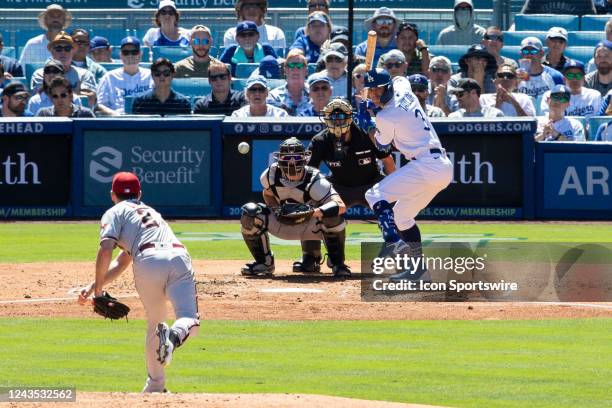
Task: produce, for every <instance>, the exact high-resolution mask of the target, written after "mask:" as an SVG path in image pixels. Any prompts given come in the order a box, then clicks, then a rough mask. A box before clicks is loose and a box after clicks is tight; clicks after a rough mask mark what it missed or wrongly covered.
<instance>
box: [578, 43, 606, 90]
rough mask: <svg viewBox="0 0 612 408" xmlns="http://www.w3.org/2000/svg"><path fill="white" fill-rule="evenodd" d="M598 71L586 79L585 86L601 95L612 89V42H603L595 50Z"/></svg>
mask: <svg viewBox="0 0 612 408" xmlns="http://www.w3.org/2000/svg"><path fill="white" fill-rule="evenodd" d="M595 66H596V67H597V69H596V70H595V71H593V72H591V73H589V74H587V76H586V77H585V80H584V86H586V87H587V88H591V89H595V90H596V91H599V93H600V94H601V95H605V94H607V93H608V91H609V90H610V89H612V41H608V40H605V41H602V42H601V43H599V44H598V45H597V47H596V48H595Z"/></svg>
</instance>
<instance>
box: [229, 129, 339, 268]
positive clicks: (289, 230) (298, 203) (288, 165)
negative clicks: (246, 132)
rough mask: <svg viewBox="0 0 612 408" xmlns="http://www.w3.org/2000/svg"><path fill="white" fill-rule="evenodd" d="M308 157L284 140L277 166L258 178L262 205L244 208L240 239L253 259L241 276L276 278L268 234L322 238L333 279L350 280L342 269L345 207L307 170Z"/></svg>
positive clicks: (296, 143) (299, 145)
mask: <svg viewBox="0 0 612 408" xmlns="http://www.w3.org/2000/svg"><path fill="white" fill-rule="evenodd" d="M309 156H310V152H308V151H306V150H305V149H304V145H303V144H302V142H300V141H299V140H298V139H296V138H295V137H292V138H290V139H287V140H285V141H283V142H282V143H281V144H280V148H279V151H278V152H275V153H274V157H275V159H276V162H274V163H272V164H271V165H270V166H269V167H268V168H267V169H265V170H264V171H263V173H262V174H261V177H260V180H261V184H262V186H263V199H264V201H265V204H262V203H247V204H245V205H243V206H242V216H241V218H240V224H241V226H242V228H241V231H242V237H243V238H244V241H245V242H246V245H247V247H248V248H249V251H251V254H252V255H253V257H254V258H255V261H254V262H251V263H248V264H246V265H245V266H244V267H243V268H242V274H243V275H245V276H260V275H271V274H272V273H274V256H273V254H272V250H271V249H270V239H269V237H268V232H270V233H272V234H273V235H274V236H276V237H279V238H282V239H288V240H302V241H303V240H320V239H323V242H325V246H326V247H327V255H328V257H329V264H330V265H331V268H332V272H333V274H334V276H336V277H340V278H344V277H349V276H351V271H350V269H349V268H348V267H347V266H346V265H345V264H344V241H345V237H346V235H345V227H346V223H345V222H344V217H343V216H342V215H343V214H344V212H345V211H346V206H345V205H344V202H343V201H342V199H341V198H340V196H339V195H338V194H337V193H336V191H335V190H334V188H333V187H332V186H331V184H330V183H329V181H327V180H326V179H325V177H323V176H322V175H321V174H320V173H319V170H318V169H315V168H313V167H309V166H307V165H306V163H307V162H308V160H309Z"/></svg>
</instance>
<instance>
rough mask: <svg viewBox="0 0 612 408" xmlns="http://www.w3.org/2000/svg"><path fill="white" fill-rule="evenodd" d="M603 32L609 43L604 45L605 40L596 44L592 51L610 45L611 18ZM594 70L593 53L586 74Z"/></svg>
mask: <svg viewBox="0 0 612 408" xmlns="http://www.w3.org/2000/svg"><path fill="white" fill-rule="evenodd" d="M605 31H606V40H608V41H609V43H606V41H605V40H604V41H600V42H598V43H597V44H596V46H595V50H594V51H597V48H599V47H601V45H604V46H606V44H611V45H612V17H611V18H610V19H609V20H608V21H607V22H606V27H605ZM608 48H610V47H608ZM596 68H597V67H596V66H595V54H594V53H593V58H591V59H590V60H589V62H588V64H587V73H589V74H590V73H591V72H593V71H595V69H596ZM602 95H603V94H602Z"/></svg>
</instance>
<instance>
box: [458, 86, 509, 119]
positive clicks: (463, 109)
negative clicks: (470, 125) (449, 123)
mask: <svg viewBox="0 0 612 408" xmlns="http://www.w3.org/2000/svg"><path fill="white" fill-rule="evenodd" d="M480 90H481V88H480V85H479V84H478V82H476V81H475V80H474V79H472V78H462V79H460V80H459V81H458V82H457V85H455V86H454V87H451V88H450V89H449V91H450V92H451V93H453V94H455V96H456V97H457V101H458V102H459V109H458V110H456V111H455V112H453V113H451V114H450V115H448V117H449V118H455V119H457V118H499V117H502V116H504V114H503V112H502V111H500V110H499V109H497V108H495V107H493V106H483V105H482V104H481V103H480Z"/></svg>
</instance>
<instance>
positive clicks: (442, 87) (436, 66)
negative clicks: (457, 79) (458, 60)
mask: <svg viewBox="0 0 612 408" xmlns="http://www.w3.org/2000/svg"><path fill="white" fill-rule="evenodd" d="M451 73H452V67H451V62H450V60H449V59H448V58H446V57H444V56H441V55H440V56H437V57H433V58H432V59H431V62H430V63H429V79H430V85H429V86H430V91H429V93H430V95H429V97H428V98H427V103H429V104H431V105H433V106H436V107H438V108H440V109H442V112H444V114H445V115H446V116H448V115H449V114H450V113H451V112H454V111H456V110H457V109H459V104H458V102H457V98H455V97H454V96H453V97H451V94H450V92H448V81H449V80H450V78H451Z"/></svg>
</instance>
